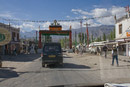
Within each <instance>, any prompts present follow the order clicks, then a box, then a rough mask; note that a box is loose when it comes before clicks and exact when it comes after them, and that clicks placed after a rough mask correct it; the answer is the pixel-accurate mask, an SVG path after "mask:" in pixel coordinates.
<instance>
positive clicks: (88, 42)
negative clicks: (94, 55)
mask: <svg viewBox="0 0 130 87" xmlns="http://www.w3.org/2000/svg"><path fill="white" fill-rule="evenodd" d="M84 25H86V32H87V47H89V32H88V26H89V25H90V24H88V23H87V22H86V24H84Z"/></svg>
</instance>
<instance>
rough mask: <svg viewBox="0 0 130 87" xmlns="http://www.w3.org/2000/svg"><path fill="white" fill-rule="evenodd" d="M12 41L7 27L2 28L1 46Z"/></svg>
mask: <svg viewBox="0 0 130 87" xmlns="http://www.w3.org/2000/svg"><path fill="white" fill-rule="evenodd" d="M10 41H11V34H10V32H9V31H8V30H6V29H5V28H0V46H2V45H5V44H8V43H9V42H10Z"/></svg>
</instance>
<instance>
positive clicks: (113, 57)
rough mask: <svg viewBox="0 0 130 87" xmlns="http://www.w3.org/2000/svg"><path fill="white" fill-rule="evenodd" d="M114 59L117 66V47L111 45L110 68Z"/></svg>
mask: <svg viewBox="0 0 130 87" xmlns="http://www.w3.org/2000/svg"><path fill="white" fill-rule="evenodd" d="M115 59H116V63H117V66H119V63H118V52H117V47H116V46H115V45H113V49H112V66H113V65H114V60H115Z"/></svg>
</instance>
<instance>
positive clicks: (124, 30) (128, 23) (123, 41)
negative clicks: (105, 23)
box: [115, 13, 130, 56]
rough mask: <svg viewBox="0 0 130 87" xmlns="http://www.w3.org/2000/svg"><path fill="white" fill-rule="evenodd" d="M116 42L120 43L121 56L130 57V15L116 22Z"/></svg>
mask: <svg viewBox="0 0 130 87" xmlns="http://www.w3.org/2000/svg"><path fill="white" fill-rule="evenodd" d="M115 32H116V41H117V42H118V44H117V45H118V47H119V54H120V55H125V56H130V43H129V42H130V15H129V13H128V14H127V15H125V16H123V17H121V18H119V19H117V20H116V24H115Z"/></svg>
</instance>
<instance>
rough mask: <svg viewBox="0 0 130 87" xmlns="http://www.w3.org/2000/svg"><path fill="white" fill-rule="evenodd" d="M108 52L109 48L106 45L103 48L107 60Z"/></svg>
mask: <svg viewBox="0 0 130 87" xmlns="http://www.w3.org/2000/svg"><path fill="white" fill-rule="evenodd" d="M107 50H108V48H107V46H106V45H105V46H104V47H103V51H104V53H105V58H107Z"/></svg>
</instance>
